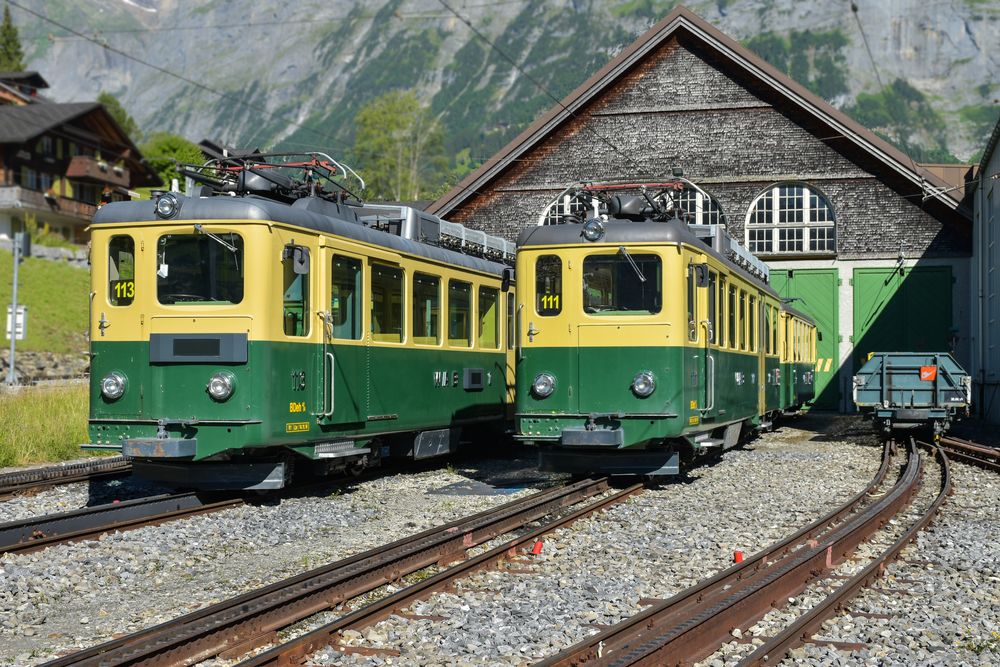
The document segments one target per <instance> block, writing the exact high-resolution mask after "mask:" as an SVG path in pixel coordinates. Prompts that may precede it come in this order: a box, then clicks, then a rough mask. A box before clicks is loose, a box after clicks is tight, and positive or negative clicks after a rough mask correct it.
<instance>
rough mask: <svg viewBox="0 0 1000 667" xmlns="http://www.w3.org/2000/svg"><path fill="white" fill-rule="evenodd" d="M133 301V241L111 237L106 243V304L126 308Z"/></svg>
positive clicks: (127, 238)
mask: <svg viewBox="0 0 1000 667" xmlns="http://www.w3.org/2000/svg"><path fill="white" fill-rule="evenodd" d="M133 299H135V241H133V240H132V237H131V236H112V237H111V241H110V242H109V243H108V303H110V304H111V305H112V306H128V305H131V303H132V301H133Z"/></svg>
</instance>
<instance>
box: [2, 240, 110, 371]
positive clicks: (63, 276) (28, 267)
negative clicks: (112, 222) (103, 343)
mask: <svg viewBox="0 0 1000 667" xmlns="http://www.w3.org/2000/svg"><path fill="white" fill-rule="evenodd" d="M13 265H14V262H13V256H12V255H11V253H10V252H9V251H4V250H0V315H2V317H3V320H2V323H0V324H2V325H3V326H6V312H7V306H8V305H9V304H10V290H11V277H12V269H13ZM19 273H20V275H19V280H18V282H19V286H18V297H17V300H18V302H19V303H24V304H27V306H28V336H27V339H26V340H23V341H19V342H18V345H17V349H19V350H37V351H48V352H86V350H87V338H86V332H87V313H88V304H87V298H88V294H89V293H90V272H89V271H87V270H86V269H78V268H74V267H72V266H69V265H68V264H62V263H59V262H50V261H47V260H42V259H35V258H28V259H26V260H25V261H24V263H23V264H21V269H20V272H19ZM0 344H2V345H3V347H4V349H6V348H7V345H9V343H8V341H7V340H6V337H0Z"/></svg>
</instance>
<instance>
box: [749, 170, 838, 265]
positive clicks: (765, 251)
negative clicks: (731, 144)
mask: <svg viewBox="0 0 1000 667" xmlns="http://www.w3.org/2000/svg"><path fill="white" fill-rule="evenodd" d="M746 240H747V248H749V249H750V252H752V253H754V254H757V255H780V254H786V253H824V254H829V253H833V252H836V250H837V237H836V225H835V224H834V217H833V209H832V208H831V207H830V203H829V202H828V201H827V200H826V197H824V196H823V195H822V194H821V193H820V192H819V191H817V190H815V189H813V188H810V187H809V186H807V185H803V184H801V183H779V184H777V185H775V186H774V187H771V188H768V189H767V190H765V191H764V192H763V193H761V194H760V196H758V197H757V199H755V200H754V202H753V204H752V205H751V206H750V211H749V212H748V213H747V224H746Z"/></svg>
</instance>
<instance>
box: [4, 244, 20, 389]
mask: <svg viewBox="0 0 1000 667" xmlns="http://www.w3.org/2000/svg"><path fill="white" fill-rule="evenodd" d="M23 242H24V232H18V233H16V234H14V286H13V288H12V289H11V308H10V357H9V359H8V360H9V362H10V364H9V365H8V366H7V384H15V383H16V382H17V374H16V373H15V372H14V350H15V348H16V347H17V269H18V265H19V264H20V263H21V243H23Z"/></svg>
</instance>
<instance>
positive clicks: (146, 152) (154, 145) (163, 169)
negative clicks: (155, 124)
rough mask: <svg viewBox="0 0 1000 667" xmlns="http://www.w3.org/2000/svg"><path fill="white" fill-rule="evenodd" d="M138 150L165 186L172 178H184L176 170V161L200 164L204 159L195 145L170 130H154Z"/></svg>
mask: <svg viewBox="0 0 1000 667" xmlns="http://www.w3.org/2000/svg"><path fill="white" fill-rule="evenodd" d="M139 150H140V151H142V155H143V157H144V158H146V162H147V164H149V166H151V167H152V168H153V169H155V170H156V173H157V174H159V176H160V178H161V179H162V180H163V184H164V185H165V186H167V187H170V182H171V180H172V179H175V178H176V179H178V180H179V181H183V180H184V179H183V178H182V177H181V175H180V173H179V172H178V171H177V163H178V162H183V163H186V164H201V163H203V162H204V161H205V156H204V155H202V152H201V149H200V148H198V146H197V145H195V144H193V143H191V142H190V141H188V140H187V139H185V138H184V137H182V136H180V135H177V134H171V133H170V132H154V133H153V134H151V135H150V136H149V140H147V141H146V143H144V144H143V145H141V146H139Z"/></svg>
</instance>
